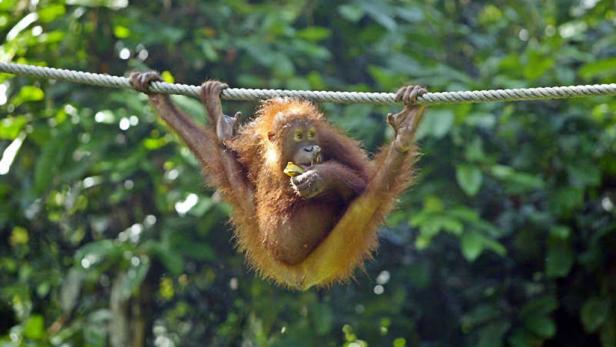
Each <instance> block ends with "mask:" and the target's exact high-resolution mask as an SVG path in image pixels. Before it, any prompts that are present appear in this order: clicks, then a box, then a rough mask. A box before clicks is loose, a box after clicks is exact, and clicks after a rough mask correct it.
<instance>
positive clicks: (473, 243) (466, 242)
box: [461, 231, 483, 262]
mask: <svg viewBox="0 0 616 347" xmlns="http://www.w3.org/2000/svg"><path fill="white" fill-rule="evenodd" d="M461 247H462V254H463V255H464V258H466V260H468V261H471V262H472V261H475V259H477V257H478V256H479V255H480V254H481V252H482V251H483V236H481V235H480V234H479V233H478V232H476V231H468V232H465V233H464V234H463V235H462V243H461Z"/></svg>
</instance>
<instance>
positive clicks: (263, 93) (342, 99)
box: [0, 62, 616, 105]
mask: <svg viewBox="0 0 616 347" xmlns="http://www.w3.org/2000/svg"><path fill="white" fill-rule="evenodd" d="M0 72H7V73H12V74H16V75H24V76H31V77H39V78H45V79H55V80H62V81H69V82H75V83H83V84H89V85H93V86H99V87H110V88H128V89H132V87H131V85H130V83H129V81H128V78H126V77H119V76H111V75H102V74H95V73H90V72H82V71H73V70H65V69H56V68H49V67H40V66H32V65H25V64H14V63H2V62H0ZM150 91H151V92H154V93H163V94H180V95H188V96H193V97H198V96H199V86H192V85H187V84H179V83H175V84H171V83H165V82H153V83H152V84H151V86H150ZM597 95H616V83H610V84H593V85H577V86H563V87H543V88H520V89H495V90H477V91H461V92H443V93H426V94H424V95H423V96H421V97H419V98H418V100H417V104H420V105H436V104H462V103H478V102H495V101H522V100H544V99H562V98H573V97H581V96H597ZM277 96H287V97H295V98H301V99H309V100H312V101H315V102H333V103H340V104H354V103H364V104H395V103H397V101H395V99H394V98H395V94H394V93H364V92H335V91H334V92H332V91H309V90H281V89H249V88H227V89H225V90H223V92H222V98H223V99H225V100H244V101H247V100H261V99H269V98H273V97H277Z"/></svg>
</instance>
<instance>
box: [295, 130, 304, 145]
mask: <svg viewBox="0 0 616 347" xmlns="http://www.w3.org/2000/svg"><path fill="white" fill-rule="evenodd" d="M303 139H304V133H303V132H302V130H301V129H295V135H294V136H293V140H295V142H299V141H301V140H303Z"/></svg>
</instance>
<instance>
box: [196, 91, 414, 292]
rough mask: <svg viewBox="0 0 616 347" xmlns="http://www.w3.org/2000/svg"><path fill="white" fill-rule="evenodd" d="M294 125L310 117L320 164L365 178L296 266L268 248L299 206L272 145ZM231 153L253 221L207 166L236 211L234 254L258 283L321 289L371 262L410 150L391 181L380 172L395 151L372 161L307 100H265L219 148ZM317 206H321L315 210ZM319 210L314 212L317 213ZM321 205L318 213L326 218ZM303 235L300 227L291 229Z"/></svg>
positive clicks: (406, 173)
mask: <svg viewBox="0 0 616 347" xmlns="http://www.w3.org/2000/svg"><path fill="white" fill-rule="evenodd" d="M297 119H302V120H305V119H308V120H311V121H313V123H315V124H316V125H317V132H318V134H319V138H320V141H319V142H320V145H321V147H322V152H323V156H324V157H325V160H331V161H336V162H338V163H340V164H342V165H344V166H345V167H348V168H350V169H351V170H353V171H354V172H355V173H357V175H359V176H360V177H361V178H363V179H365V181H366V182H367V186H366V188H365V190H364V192H363V193H362V194H361V195H359V196H358V197H356V198H355V199H353V200H352V201H350V202H349V203H348V205H346V206H342V211H343V213H342V216H339V217H336V220H335V227H334V228H333V229H332V230H331V231H330V232H329V234H328V235H327V236H325V238H324V239H323V240H322V241H321V242H320V243H319V244H318V246H317V247H316V248H315V249H314V250H313V251H312V252H311V253H310V254H309V255H308V257H307V258H305V259H304V260H303V261H302V262H301V263H299V264H295V265H289V264H285V263H283V262H280V261H277V260H276V259H275V258H274V257H273V256H272V243H275V242H276V241H277V237H278V234H277V231H278V230H277V229H276V226H277V225H279V223H281V221H283V220H284V219H285V218H288V217H289V213H292V211H296V210H294V209H297V208H301V206H302V203H303V202H302V198H300V197H298V196H297V194H296V193H295V192H294V191H293V190H292V189H291V186H290V183H289V177H287V176H286V175H284V173H283V168H284V165H286V158H282V157H281V155H280V148H279V146H280V145H278V143H277V139H276V138H274V140H273V141H270V140H269V138H270V137H271V136H272V134H273V135H274V136H275V135H276V134H278V133H280V130H281V129H282V127H283V126H284V125H285V124H287V123H288V122H291V121H293V120H297ZM225 144H226V145H227V147H228V148H230V149H231V150H232V151H234V152H235V154H236V156H237V159H238V161H239V162H240V164H241V165H242V166H243V168H244V170H245V172H244V174H245V175H246V177H247V179H248V181H249V182H250V184H251V186H252V187H253V191H254V203H255V208H256V215H252V214H251V213H249V212H248V211H245V210H243V209H241V208H239V207H238V205H237V204H236V201H234V200H236V199H237V198H238V197H233V196H232V194H230V193H229V192H230V191H231V189H230V187H228V186H225V185H228V183H227V182H228V181H227V180H224V179H222V177H221V175H220V171H219V168H206V170H207V171H211V170H212V169H213V171H214V172H209V174H210V176H211V177H214V182H213V183H214V184H215V185H216V186H217V187H218V188H221V191H222V192H223V194H224V196H225V197H226V198H228V199H229V200H231V201H230V202H231V203H232V204H233V205H234V206H235V207H236V208H235V209H234V211H233V214H232V223H233V224H234V226H235V235H236V238H237V243H238V247H239V249H240V250H241V251H242V252H244V253H245V254H246V257H247V259H248V261H249V263H250V264H251V265H252V266H253V267H254V268H255V269H256V271H257V272H258V273H259V274H260V275H262V276H263V277H266V278H269V279H272V280H274V281H275V282H277V283H279V284H282V285H285V286H288V287H291V288H298V289H307V288H309V287H311V286H315V285H317V286H326V285H329V284H331V283H334V282H338V281H344V280H347V279H348V278H350V277H351V276H352V274H353V270H354V269H355V268H356V267H357V266H361V264H363V262H364V261H365V260H366V259H368V258H370V257H371V254H372V252H373V251H374V250H375V249H376V247H377V244H378V242H377V236H376V230H377V228H378V226H379V225H380V224H381V223H382V222H383V219H384V217H385V215H386V214H387V213H388V212H389V211H390V210H391V209H392V208H393V206H394V203H395V200H396V198H397V197H398V195H399V194H400V193H401V192H402V191H403V190H404V189H405V188H406V187H407V186H408V184H409V183H410V181H411V177H412V175H411V172H410V171H411V169H412V164H413V161H414V157H415V150H414V148H413V150H411V151H410V152H409V153H408V154H407V155H406V156H405V157H404V159H403V162H402V163H401V165H400V169H399V170H396V171H397V172H396V173H395V176H394V178H393V179H389V178H387V177H389V176H387V175H383V173H381V172H379V169H380V168H382V167H383V166H384V165H387V163H385V161H386V159H387V154H388V153H389V151H392V150H393V149H392V148H391V147H385V148H384V149H383V150H382V151H381V152H380V153H379V154H378V155H377V156H376V158H375V160H373V161H370V160H369V159H368V156H367V155H366V153H365V152H364V151H363V150H362V149H361V147H360V145H359V143H358V142H356V141H354V140H352V139H350V138H348V137H347V136H345V135H343V134H342V133H340V132H339V131H338V130H336V129H335V128H333V127H332V126H331V125H330V124H329V123H328V122H327V121H326V120H325V118H324V116H323V115H322V114H321V113H320V112H319V110H318V109H317V108H316V107H315V106H314V105H313V104H312V103H310V102H308V101H300V100H294V99H281V98H276V99H271V100H267V101H265V102H263V104H262V105H261V107H260V108H259V110H258V112H257V115H256V118H255V119H254V120H253V121H252V122H250V123H248V124H247V125H245V126H243V127H242V128H241V129H240V131H239V133H238V134H237V135H236V136H235V137H234V138H233V139H231V140H228V141H226V143H225ZM318 206H321V205H318ZM318 206H317V208H318ZM328 206H329V205H322V207H321V208H322V209H321V211H323V215H326V212H327V211H326V210H323V209H325V208H328ZM294 228H297V230H298V231H301V228H302V226H301V225H297V226H294Z"/></svg>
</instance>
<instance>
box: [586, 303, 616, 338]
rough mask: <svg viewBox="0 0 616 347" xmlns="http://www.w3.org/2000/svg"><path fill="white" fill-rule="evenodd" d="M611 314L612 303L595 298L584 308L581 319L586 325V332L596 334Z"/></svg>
mask: <svg viewBox="0 0 616 347" xmlns="http://www.w3.org/2000/svg"><path fill="white" fill-rule="evenodd" d="M609 312H610V301H609V300H608V299H605V298H599V297H593V298H590V299H588V300H586V302H584V305H583V306H582V310H581V311H580V318H581V319H582V324H584V330H585V331H586V332H589V333H594V332H596V331H597V329H599V327H601V325H602V324H603V322H605V320H606V319H607V317H608V314H609Z"/></svg>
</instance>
